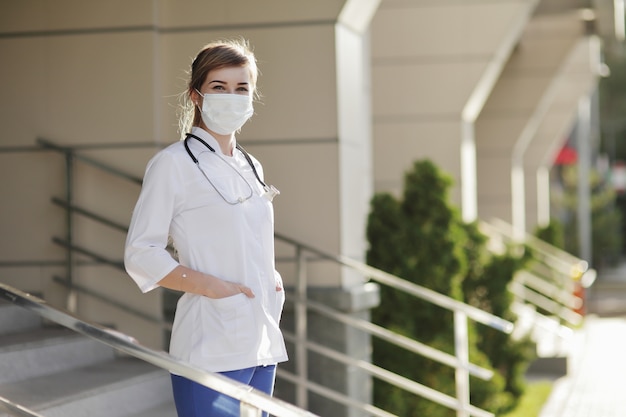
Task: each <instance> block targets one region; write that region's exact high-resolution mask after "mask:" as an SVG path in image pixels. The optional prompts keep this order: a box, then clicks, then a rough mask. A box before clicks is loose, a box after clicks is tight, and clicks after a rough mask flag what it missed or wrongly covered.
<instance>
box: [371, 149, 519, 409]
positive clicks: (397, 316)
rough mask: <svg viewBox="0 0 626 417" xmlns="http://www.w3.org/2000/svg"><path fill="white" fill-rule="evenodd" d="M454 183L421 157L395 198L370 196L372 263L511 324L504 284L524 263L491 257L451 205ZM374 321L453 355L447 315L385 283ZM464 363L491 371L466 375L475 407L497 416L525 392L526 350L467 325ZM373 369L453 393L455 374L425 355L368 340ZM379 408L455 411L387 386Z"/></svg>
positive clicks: (380, 392) (377, 387)
mask: <svg viewBox="0 0 626 417" xmlns="http://www.w3.org/2000/svg"><path fill="white" fill-rule="evenodd" d="M451 183H452V182H451V180H450V178H449V177H447V176H446V175H444V174H442V173H441V172H440V171H439V170H438V168H437V167H436V166H435V165H434V164H433V163H432V162H430V161H428V160H425V161H418V162H416V163H415V164H414V166H413V170H412V171H409V172H408V173H407V174H406V176H405V184H404V193H403V196H402V197H403V198H402V199H397V198H395V197H393V196H392V195H390V194H387V193H381V194H377V195H376V196H374V198H373V199H372V202H371V212H370V215H369V219H368V226H367V238H368V241H369V250H368V252H367V261H368V263H369V264H370V265H372V266H375V267H377V268H380V269H382V270H385V271H387V272H389V273H392V274H394V275H397V276H399V277H402V278H404V279H406V280H408V281H410V282H413V283H416V284H418V285H421V286H424V287H427V288H429V289H431V290H434V291H437V292H439V293H442V294H445V295H448V296H450V297H452V298H455V299H457V300H467V301H468V302H469V303H471V304H473V305H475V306H477V307H479V308H483V309H485V310H487V311H490V312H493V313H494V314H496V315H498V316H501V317H505V318H508V319H511V318H512V317H511V316H512V315H511V312H510V310H509V307H510V303H511V298H510V294H509V292H508V291H507V289H506V287H507V285H508V283H509V282H510V280H511V279H512V277H513V274H514V272H515V271H516V270H517V269H518V268H520V267H521V266H522V265H523V260H521V259H518V258H516V257H514V256H512V255H510V254H504V255H499V256H495V255H492V254H490V253H489V252H488V251H487V249H486V248H485V242H486V238H485V236H484V235H482V234H481V233H480V232H479V230H478V228H477V227H476V225H475V224H471V225H468V224H464V223H463V222H462V221H461V220H460V216H459V215H458V212H457V210H455V209H454V208H453V207H451V206H450V205H449V204H448V195H447V194H448V188H449V187H450V185H451ZM372 321H373V322H374V323H377V324H379V325H382V326H384V327H386V328H389V329H390V330H393V331H396V332H398V333H400V334H403V335H406V336H409V337H411V338H414V339H416V340H418V341H420V342H422V343H425V344H428V345H429V346H432V347H435V348H437V349H440V350H442V351H444V352H447V353H450V354H454V330H453V315H452V313H451V312H449V311H447V310H444V309H442V308H440V307H438V306H435V305H433V304H431V303H429V302H426V301H422V300H420V299H417V298H414V297H412V296H409V295H406V294H405V293H403V292H400V291H397V290H395V289H392V288H388V287H385V286H383V287H382V288H381V303H380V305H379V307H377V308H376V309H374V310H373V311H372ZM468 331H469V339H470V346H469V349H470V360H471V362H472V363H475V364H478V365H480V366H483V367H486V368H492V369H495V370H496V373H495V377H494V378H493V379H492V380H491V381H482V380H478V379H476V378H472V379H471V402H472V404H473V405H475V406H478V407H480V408H483V409H486V410H489V411H491V412H494V413H498V412H501V411H503V410H508V409H510V408H511V407H512V406H513V405H514V404H515V402H516V400H517V398H519V396H520V395H521V392H522V391H523V380H522V379H521V376H522V375H523V372H524V371H525V369H526V366H527V363H528V358H527V356H526V353H527V352H526V350H525V347H526V346H527V345H525V344H523V343H519V342H514V341H512V340H511V339H510V336H509V335H506V334H502V333H500V332H498V331H495V330H492V329H490V328H486V327H485V326H478V325H476V324H474V323H472V322H471V321H470V322H469V329H468ZM373 348H374V349H373V361H374V363H375V364H377V365H379V366H381V367H383V368H386V369H389V370H391V371H393V372H396V373H399V374H401V375H403V376H405V377H407V378H409V379H411V380H414V381H416V382H419V383H421V384H424V385H426V386H428V387H430V388H434V389H436V390H438V391H441V392H444V393H446V394H448V395H451V396H455V380H454V370H453V369H452V368H450V367H448V366H445V365H440V364H438V363H436V362H434V361H432V360H429V359H426V358H424V357H422V356H419V355H416V354H412V353H409V352H408V351H406V350H404V349H402V348H398V347H395V346H392V345H390V344H389V343H387V342H384V341H382V340H378V339H374V341H373ZM374 402H375V404H376V405H377V406H379V407H381V408H383V409H385V410H387V411H390V412H392V413H394V414H396V415H401V416H404V417H413V416H416V417H417V416H429V417H440V416H441V417H448V416H450V417H453V416H454V415H455V412H454V411H453V410H450V409H448V408H445V407H442V406H440V405H437V404H435V403H432V402H430V401H428V400H426V399H424V398H422V397H418V396H415V395H413V394H410V393H407V392H405V391H403V390H401V389H399V388H396V387H394V386H392V385H390V384H388V383H386V382H382V381H379V380H375V381H374Z"/></svg>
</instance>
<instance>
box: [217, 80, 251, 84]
mask: <svg viewBox="0 0 626 417" xmlns="http://www.w3.org/2000/svg"><path fill="white" fill-rule="evenodd" d="M212 83H218V84H228V83H227V82H226V81H221V80H211V81H209V84H212ZM248 84H250V83H248V82H245V81H243V82H240V83H237V85H248Z"/></svg>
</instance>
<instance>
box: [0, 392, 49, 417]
mask: <svg viewBox="0 0 626 417" xmlns="http://www.w3.org/2000/svg"><path fill="white" fill-rule="evenodd" d="M0 411H4V412H6V413H9V415H12V416H19V417H44V416H42V415H41V414H39V413H36V412H35V411H33V410H31V409H29V408H26V407H24V406H23V405H20V404H16V403H14V402H13V401H11V400H9V399H8V398H5V397H3V396H1V395H0Z"/></svg>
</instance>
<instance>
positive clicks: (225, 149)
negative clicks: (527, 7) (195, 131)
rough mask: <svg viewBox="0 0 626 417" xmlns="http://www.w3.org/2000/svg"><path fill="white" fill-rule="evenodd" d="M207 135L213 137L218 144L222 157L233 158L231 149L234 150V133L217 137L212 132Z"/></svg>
mask: <svg viewBox="0 0 626 417" xmlns="http://www.w3.org/2000/svg"><path fill="white" fill-rule="evenodd" d="M209 133H211V136H213V137H214V138H215V140H216V141H217V143H219V145H220V149H221V150H222V153H223V154H224V155H227V156H233V149H235V134H234V133H231V134H230V135H218V134H216V133H214V132H209Z"/></svg>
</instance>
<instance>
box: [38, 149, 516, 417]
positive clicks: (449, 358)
mask: <svg viewBox="0 0 626 417" xmlns="http://www.w3.org/2000/svg"><path fill="white" fill-rule="evenodd" d="M38 142H39V144H40V145H41V146H44V147H45V148H46V149H49V150H54V151H58V152H62V153H64V154H65V155H66V160H67V161H68V170H67V174H68V177H69V176H71V175H72V169H71V165H72V164H71V161H73V160H74V159H78V158H80V159H81V160H82V161H83V162H86V163H88V164H91V165H94V166H98V167H100V168H102V169H103V170H105V171H106V172H109V173H111V174H114V175H117V176H119V177H125V178H127V179H129V180H132V181H134V182H138V183H140V182H141V181H140V180H139V181H137V178H135V177H133V176H131V175H128V174H125V173H121V172H119V171H118V170H115V169H113V168H110V167H107V166H105V165H103V164H101V163H99V162H98V161H94V160H89V159H87V158H84V157H79V156H77V155H75V152H74V151H73V150H72V148H68V147H63V146H58V145H55V144H53V143H51V142H49V141H43V140H39V141H38ZM67 184H68V187H69V188H71V184H72V179H71V178H68V179H67ZM71 196H72V193H71V189H70V190H68V191H67V199H66V200H63V199H59V198H54V199H53V202H54V203H55V204H57V205H59V206H60V207H63V208H65V209H66V211H67V218H68V228H69V227H71V224H72V220H71V218H72V216H73V215H75V214H77V215H82V216H88V217H90V218H91V219H92V220H96V221H98V222H101V223H102V224H106V225H108V226H110V227H115V228H117V229H120V230H125V228H126V226H125V225H119V224H113V223H112V222H110V221H108V220H107V219H106V217H105V216H103V215H101V214H97V213H93V212H90V211H88V210H85V209H83V208H81V207H78V206H76V205H75V204H74V203H73V201H72V200H71ZM70 232H71V230H68V238H67V239H60V238H55V239H54V240H55V242H56V243H57V244H59V245H62V246H64V247H65V248H66V249H67V251H68V253H80V254H81V255H84V256H88V257H90V258H91V259H93V260H94V261H96V262H98V263H104V264H107V265H110V266H113V267H116V268H122V262H121V261H118V260H113V259H107V258H105V257H102V256H100V255H98V254H96V253H94V252H92V251H90V250H88V249H87V248H83V247H79V246H77V245H75V244H74V243H73V242H72V241H71V233H70ZM276 239H277V240H280V241H283V242H285V243H287V244H289V245H291V246H292V247H293V248H294V251H295V254H294V258H293V262H295V263H296V270H297V276H296V280H295V282H296V285H295V289H294V295H293V297H290V298H292V299H293V302H294V319H295V333H293V334H292V333H290V332H286V331H285V332H284V333H285V338H286V339H287V340H289V341H292V342H293V343H294V345H295V358H294V359H295V362H296V373H295V374H293V373H290V372H288V371H286V370H283V369H281V368H279V369H278V376H279V378H283V379H286V380H288V381H290V382H292V383H294V385H295V386H296V404H297V405H298V406H300V407H301V408H307V405H308V393H309V392H315V393H317V394H319V395H321V396H324V397H326V398H329V399H331V400H333V401H336V402H338V403H341V404H344V405H347V406H349V407H353V408H357V409H361V410H363V411H365V412H367V413H368V414H370V415H373V416H384V417H389V416H391V414H390V413H388V412H386V411H384V410H381V409H379V408H377V407H374V406H373V405H370V404H362V403H360V402H358V401H355V400H354V399H352V398H350V397H348V396H346V395H343V394H340V393H338V392H336V391H334V390H330V389H328V388H326V387H324V386H321V385H320V384H316V383H314V382H312V381H310V380H309V378H308V375H307V356H308V353H309V352H316V353H318V354H320V355H323V356H325V357H327V358H331V359H333V360H335V361H338V362H340V363H343V364H345V365H348V366H351V367H355V368H358V369H360V370H363V371H364V372H366V373H368V374H370V375H371V376H373V377H375V378H379V379H381V380H384V381H386V382H388V383H390V384H393V385H395V386H397V387H400V388H402V389H404V390H406V391H408V392H411V393H413V394H416V395H419V396H422V397H424V398H427V399H429V400H431V401H433V402H435V403H438V404H440V405H442V406H445V407H448V408H450V409H453V410H456V413H457V416H458V417H467V416H478V417H491V416H493V414H491V413H489V412H487V411H484V410H481V409H479V408H477V407H474V406H472V405H471V404H470V397H469V393H470V386H469V381H470V375H472V376H475V377H478V378H481V379H484V380H488V379H490V378H491V377H492V376H493V371H492V370H489V369H485V368H482V367H479V366H477V365H474V364H472V363H470V362H469V352H468V349H469V348H468V345H469V344H468V319H471V320H473V321H476V322H479V323H482V324H485V325H487V326H490V327H492V328H494V329H497V330H499V331H502V332H505V333H511V332H512V330H513V324H512V323H510V322H508V321H506V320H503V319H501V318H499V317H496V316H494V315H492V314H490V313H487V312H485V311H482V310H479V309H477V308H475V307H472V306H469V305H467V304H463V303H461V302H459V301H457V300H454V299H452V298H450V297H447V296H444V295H442V294H439V293H437V292H434V291H432V290H429V289H427V288H424V287H421V286H419V285H416V284H413V283H411V282H408V281H406V280H403V279H401V278H399V277H396V276H393V275H391V274H388V273H386V272H384V271H381V270H378V269H376V268H373V267H370V266H368V265H366V264H364V263H361V262H358V261H356V260H353V259H350V258H348V257H345V256H342V255H333V254H330V253H327V252H324V251H321V250H319V249H316V248H313V247H311V246H309V245H305V244H302V243H300V242H297V241H295V240H293V239H290V238H288V237H286V236H283V235H280V234H277V235H276ZM306 254H309V255H312V256H313V257H314V258H315V259H324V260H327V261H330V262H333V263H336V264H338V265H341V266H344V267H348V268H351V269H354V270H356V271H358V272H359V273H360V274H361V275H363V276H365V277H368V278H369V279H371V280H372V281H374V282H376V283H378V284H381V285H387V286H390V287H392V288H395V289H397V290H400V291H403V292H405V293H407V294H410V295H412V296H415V297H418V298H420V299H422V300H426V301H428V302H431V303H433V304H435V305H438V306H440V307H442V308H444V309H447V310H449V311H451V312H453V320H454V342H455V346H454V355H450V354H447V353H444V352H442V351H439V350H436V349H434V348H432V347H429V346H427V345H424V344H422V343H420V342H417V341H415V340H412V339H409V338H407V337H404V336H401V335H399V334H396V333H393V332H391V331H389V330H387V329H385V328H382V327H380V326H377V325H375V324H373V323H371V322H369V321H366V320H361V319H357V318H355V317H353V316H350V315H348V314H343V313H341V312H338V311H336V310H334V309H331V308H329V307H327V306H325V305H323V304H322V303H317V302H314V301H311V300H308V299H307V288H308V283H307V277H306V271H307V262H308V259H309V258H307V255H306ZM67 261H68V262H71V261H72V256H71V255H68V258H67ZM68 274H69V275H68V277H67V279H63V278H59V277H55V280H56V281H57V282H59V283H62V284H63V285H66V286H68V288H69V289H70V292H85V291H87V289H86V288H82V287H80V286H79V285H76V283H75V282H74V281H73V280H72V279H71V271H68ZM366 285H374V284H366ZM90 294H91V295H93V296H96V297H98V298H99V299H100V300H102V301H105V302H108V303H109V304H111V305H113V306H115V307H116V308H121V309H123V310H124V311H126V312H128V313H131V314H134V313H135V312H133V309H132V308H131V307H129V306H125V305H122V304H120V303H118V302H115V301H114V300H111V299H107V298H106V297H105V296H102V295H99V294H98V293H97V292H94V291H93V290H90ZM309 311H311V312H315V313H317V314H319V315H323V316H325V317H328V318H331V319H333V320H337V321H339V322H341V323H343V324H345V325H348V326H353V327H355V328H357V329H359V330H361V331H363V332H366V333H367V334H369V335H371V336H373V337H377V338H381V339H383V340H386V341H387V342H389V343H392V344H395V345H397V346H400V347H402V348H404V349H407V350H409V351H411V352H413V353H415V354H418V355H421V356H424V357H426V358H429V359H431V360H434V361H437V362H439V363H442V364H445V365H447V366H450V367H452V368H454V369H455V379H456V398H454V397H451V396H449V395H446V394H443V393H441V392H438V391H435V390H433V389H432V388H429V387H427V386H424V385H422V384H419V383H416V382H415V381H411V380H408V379H406V378H403V377H401V376H399V375H396V374H393V373H391V372H389V371H387V370H385V369H382V368H379V367H377V366H375V365H373V364H371V363H369V362H366V361H360V360H355V359H354V358H351V357H349V356H348V355H345V354H343V353H340V352H337V351H335V350H332V349H329V348H328V347H325V346H323V345H321V344H318V343H316V342H313V341H311V340H308V338H307V313H308V312H309ZM140 317H142V318H144V319H146V320H149V321H152V322H157V323H158V324H160V325H162V326H167V323H165V322H164V321H163V320H161V319H160V318H154V317H146V316H145V315H144V316H140ZM73 319H74V320H76V318H73ZM100 330H101V331H102V332H103V333H104V334H106V335H107V337H108V335H110V334H111V331H108V330H106V329H100ZM127 342H128V341H127ZM129 343H130V342H129ZM133 346H136V345H135V344H133ZM142 354H143V353H142ZM148 356H150V355H148ZM152 359H153V358H152ZM192 379H193V378H192ZM229 395H230V394H229ZM268 410H269V409H268ZM276 415H277V416H278V415H279V414H276Z"/></svg>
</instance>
